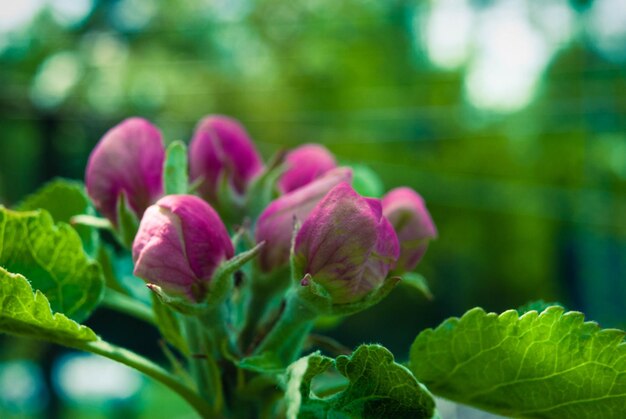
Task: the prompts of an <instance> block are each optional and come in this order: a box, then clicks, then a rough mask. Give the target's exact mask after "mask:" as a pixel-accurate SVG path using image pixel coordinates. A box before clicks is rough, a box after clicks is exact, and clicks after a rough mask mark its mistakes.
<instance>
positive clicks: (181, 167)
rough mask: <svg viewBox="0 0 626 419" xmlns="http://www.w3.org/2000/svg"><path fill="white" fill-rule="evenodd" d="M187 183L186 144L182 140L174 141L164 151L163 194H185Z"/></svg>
mask: <svg viewBox="0 0 626 419" xmlns="http://www.w3.org/2000/svg"><path fill="white" fill-rule="evenodd" d="M188 185H189V175H188V163H187V146H186V145H185V143H183V142H182V141H174V142H173V143H171V144H170V145H169V146H168V147H167V150H166V151H165V162H164V163H163V187H164V188H165V195H179V194H186V193H187V192H188Z"/></svg>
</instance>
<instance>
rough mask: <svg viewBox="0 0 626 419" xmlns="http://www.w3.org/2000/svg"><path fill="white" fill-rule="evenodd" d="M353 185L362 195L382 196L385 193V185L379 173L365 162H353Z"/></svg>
mask: <svg viewBox="0 0 626 419" xmlns="http://www.w3.org/2000/svg"><path fill="white" fill-rule="evenodd" d="M350 167H352V187H353V188H354V190H355V191H357V192H358V193H359V194H360V195H363V196H370V197H374V198H380V197H381V196H383V194H384V193H385V186H384V185H383V181H382V180H380V177H378V174H377V173H376V172H375V171H374V170H372V169H371V168H370V167H369V166H365V165H364V164H351V165H350Z"/></svg>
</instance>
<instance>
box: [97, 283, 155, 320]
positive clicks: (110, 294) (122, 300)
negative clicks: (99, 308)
mask: <svg viewBox="0 0 626 419" xmlns="http://www.w3.org/2000/svg"><path fill="white" fill-rule="evenodd" d="M102 305H103V306H104V307H107V308H110V309H113V310H117V311H119V312H122V313H124V314H128V315H130V316H133V317H135V318H138V319H139V320H143V321H145V322H147V323H150V324H156V321H155V319H154V315H153V313H152V309H150V307H148V306H147V305H146V304H143V303H140V302H139V301H137V300H135V299H133V298H131V297H128V296H126V295H124V294H122V293H121V292H119V291H114V290H112V289H107V290H106V293H105V294H104V299H103V300H102Z"/></svg>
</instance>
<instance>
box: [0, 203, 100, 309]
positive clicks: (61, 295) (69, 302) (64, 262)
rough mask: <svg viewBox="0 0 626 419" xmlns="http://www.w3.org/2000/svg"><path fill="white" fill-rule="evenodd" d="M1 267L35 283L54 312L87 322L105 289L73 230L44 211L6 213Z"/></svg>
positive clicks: (1, 225)
mask: <svg viewBox="0 0 626 419" xmlns="http://www.w3.org/2000/svg"><path fill="white" fill-rule="evenodd" d="M0 266H2V267H4V268H5V269H7V270H8V271H9V272H15V273H19V274H22V275H24V276H26V277H27V278H29V280H30V281H31V284H32V285H33V287H34V288H35V289H37V290H39V291H41V292H43V293H44V294H45V295H46V298H47V299H48V301H50V305H51V307H52V310H53V311H54V312H61V313H64V314H65V315H67V316H68V317H71V318H72V319H74V320H76V321H82V320H84V319H85V318H87V316H88V315H89V314H90V313H91V311H93V309H94V308H95V307H96V305H97V304H98V302H99V301H100V299H101V298H102V292H103V289H104V278H103V275H102V270H101V269H100V266H99V265H98V263H97V262H94V261H92V260H90V259H89V258H88V257H87V255H86V254H85V252H84V250H83V248H82V244H81V242H80V238H79V237H78V235H77V233H76V231H74V230H73V229H72V228H71V227H70V226H69V225H67V224H64V223H59V224H57V225H55V224H54V223H53V222H52V218H51V217H50V215H49V214H48V213H47V212H45V211H43V210H41V211H29V212H15V211H11V210H8V209H6V208H3V207H0Z"/></svg>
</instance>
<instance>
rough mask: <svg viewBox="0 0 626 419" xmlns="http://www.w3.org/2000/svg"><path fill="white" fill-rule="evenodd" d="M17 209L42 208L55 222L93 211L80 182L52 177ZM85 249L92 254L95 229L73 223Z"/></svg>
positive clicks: (95, 234)
mask: <svg viewBox="0 0 626 419" xmlns="http://www.w3.org/2000/svg"><path fill="white" fill-rule="evenodd" d="M15 209H16V210H18V211H34V210H38V209H44V210H46V211H48V213H49V214H50V215H51V216H52V218H53V219H54V220H55V221H56V222H59V221H61V222H64V223H68V224H69V223H70V220H71V219H72V217H74V216H76V215H80V214H91V213H93V212H94V210H93V208H92V207H91V203H90V201H89V199H88V198H87V194H86V193H85V187H84V185H83V184H82V183H80V182H77V181H73V180H69V179H54V180H52V181H51V182H48V183H47V184H45V185H44V186H42V187H41V188H39V189H38V190H37V191H35V192H34V193H33V194H31V195H29V196H27V197H26V198H25V199H24V200H23V201H22V202H21V203H19V204H18V205H17V207H16V208H15ZM73 227H74V229H75V230H76V231H77V232H78V235H79V236H80V238H81V240H82V241H83V244H84V246H85V250H86V251H87V252H88V253H89V254H91V255H93V254H95V252H96V249H97V247H98V235H97V233H96V231H95V230H94V229H93V228H91V227H88V226H85V225H75V226H73Z"/></svg>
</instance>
